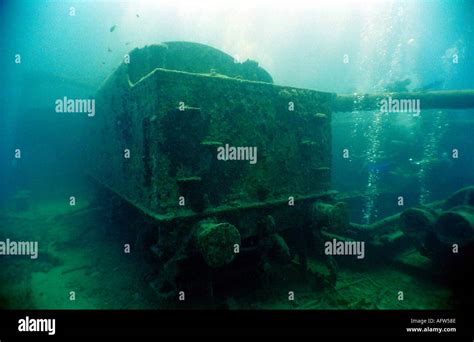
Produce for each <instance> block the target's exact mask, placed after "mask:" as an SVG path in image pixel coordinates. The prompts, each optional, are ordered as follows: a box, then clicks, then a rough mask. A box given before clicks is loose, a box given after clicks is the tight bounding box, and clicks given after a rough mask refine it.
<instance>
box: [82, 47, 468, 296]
mask: <svg viewBox="0 0 474 342" xmlns="http://www.w3.org/2000/svg"><path fill="white" fill-rule="evenodd" d="M129 57H130V60H129V63H122V64H121V65H120V66H119V68H118V69H117V70H116V71H115V72H114V73H113V74H112V75H111V76H110V77H109V78H108V79H107V80H106V82H105V83H104V84H103V85H102V87H101V88H100V90H99V91H98V93H97V94H96V96H95V99H96V113H97V114H96V116H95V117H94V118H91V119H90V120H87V121H88V123H87V127H86V130H87V132H88V133H87V134H88V139H87V140H88V147H87V159H88V160H87V165H86V170H87V174H88V176H89V177H90V178H91V179H92V180H93V181H94V183H95V184H99V185H100V188H101V189H103V190H105V191H104V194H110V193H112V194H113V195H114V198H116V200H109V199H104V202H106V203H108V204H109V205H110V206H111V215H112V216H114V219H118V217H124V216H129V215H132V214H130V212H131V211H132V212H135V213H136V214H137V215H138V216H140V217H142V218H143V221H140V223H139V224H134V225H133V227H131V228H130V229H131V230H133V234H135V236H136V246H135V248H138V249H140V250H141V251H142V252H143V253H144V254H146V255H147V256H148V257H149V258H151V259H152V260H153V262H154V263H155V264H156V269H157V274H156V278H154V279H152V280H150V283H151V285H152V286H153V288H154V289H155V290H156V292H157V294H158V295H160V296H162V297H163V298H177V296H178V291H180V290H183V291H188V293H189V292H191V293H202V294H207V295H210V296H212V295H213V291H214V286H217V284H218V283H219V282H220V281H222V279H229V278H231V279H239V281H243V279H244V278H245V276H247V277H253V276H252V275H257V278H258V279H257V281H258V280H261V282H260V283H259V284H260V286H265V284H266V283H267V284H268V282H269V281H270V282H272V284H275V282H279V281H289V279H290V278H293V279H295V278H297V279H306V280H307V281H308V282H313V283H321V284H323V283H326V284H328V285H329V286H331V285H334V284H335V282H336V280H337V263H338V262H343V261H342V260H341V261H339V259H337V257H331V256H327V255H324V252H323V251H324V248H323V242H324V241H328V240H332V239H337V240H339V241H355V240H362V241H365V243H366V250H367V252H366V257H367V258H369V259H372V260H378V259H383V260H386V259H390V260H398V259H400V255H402V254H403V252H406V251H407V250H409V249H410V248H413V247H414V248H418V250H419V251H421V252H422V253H424V254H425V255H427V256H429V257H430V258H431V259H432V260H434V262H438V261H439V259H440V256H441V255H443V254H447V253H448V250H449V249H450V248H451V245H452V243H454V242H455V243H458V244H459V245H460V246H461V248H463V249H465V250H470V251H471V254H472V251H473V249H474V248H473V244H474V207H473V206H472V205H473V201H474V196H473V193H474V192H473V190H472V189H465V190H463V191H464V192H463V195H459V194H457V195H455V196H454V197H453V198H457V200H454V202H455V203H454V202H453V201H451V202H452V203H451V202H450V201H446V202H436V203H434V204H433V205H431V206H428V207H424V208H412V209H409V210H408V211H405V212H403V213H401V214H396V215H394V216H392V217H388V218H385V219H383V220H381V221H379V222H375V223H373V224H371V225H360V224H355V223H351V222H350V219H349V215H348V204H347V203H345V202H346V201H350V200H353V199H354V198H356V197H358V196H361V195H360V194H355V195H339V194H338V193H337V192H336V191H333V190H331V155H332V151H331V142H332V139H331V115H332V114H333V113H334V112H338V111H351V110H352V109H353V107H354V96H353V95H337V94H333V93H324V92H319V91H314V90H308V89H297V88H292V87H286V86H279V85H275V84H273V80H272V78H271V76H270V75H269V74H268V73H267V72H266V71H265V70H264V69H262V68H261V67H260V66H259V65H258V63H256V62H254V61H250V60H248V61H246V62H244V63H238V62H237V63H236V62H235V61H234V59H233V58H232V57H231V56H229V55H227V54H225V53H223V52H221V51H219V50H216V49H214V48H211V47H208V46H205V45H201V44H196V43H185V42H170V43H164V44H159V45H152V46H147V47H145V48H142V49H135V50H133V51H132V52H131V53H130V55H129ZM390 95H391V96H392V97H393V98H400V99H402V98H405V97H407V95H406V94H403V93H399V94H397V93H391V94H390ZM418 95H419V97H420V98H421V101H422V103H423V108H442V107H448V108H472V107H474V91H470V90H469V91H451V92H447V91H439V92H423V93H420V94H418ZM418 95H417V96H418ZM379 98H380V95H379V96H377V95H367V96H365V98H364V101H363V103H362V106H363V108H364V109H375V108H377V102H378V99H379ZM358 106H359V108H360V106H361V103H359V104H358ZM222 146H233V147H236V149H237V148H239V147H240V148H241V150H240V152H242V155H243V156H244V157H245V152H248V150H245V148H255V151H256V155H255V158H256V160H255V161H256V162H255V163H251V162H249V161H248V160H230V159H232V158H228V159H229V160H225V159H224V160H220V159H219V158H217V154H218V149H219V148H221V147H222ZM234 152H235V150H234ZM257 156H258V158H257ZM247 157H248V155H247ZM234 159H239V158H234ZM242 159H245V158H242ZM247 159H248V158H247ZM466 194H467V195H466ZM447 203H451V204H452V205H448V204H447ZM125 208H127V209H125ZM130 210H131V211H130ZM128 218H129V217H128ZM135 222H136V221H135ZM415 226H416V227H415ZM413 236H416V237H417V238H416V240H417V241H421V242H420V245H417V246H415V245H414V244H413V243H412V242H413ZM425 241H427V243H425ZM314 254H316V257H319V258H320V259H321V260H323V264H324V265H325V266H326V270H325V271H324V272H320V273H318V272H317V271H314V270H310V269H309V268H308V265H307V260H308V257H309V256H311V255H314ZM471 257H472V255H471ZM443 260H446V258H445V259H443ZM448 260H450V258H448ZM471 260H472V258H471ZM336 261H337V262H336ZM400 262H402V261H400ZM462 267H466V265H463V266H462ZM433 269H436V267H433ZM434 273H436V272H434ZM249 274H250V276H249ZM257 286H258V285H257Z"/></svg>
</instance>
